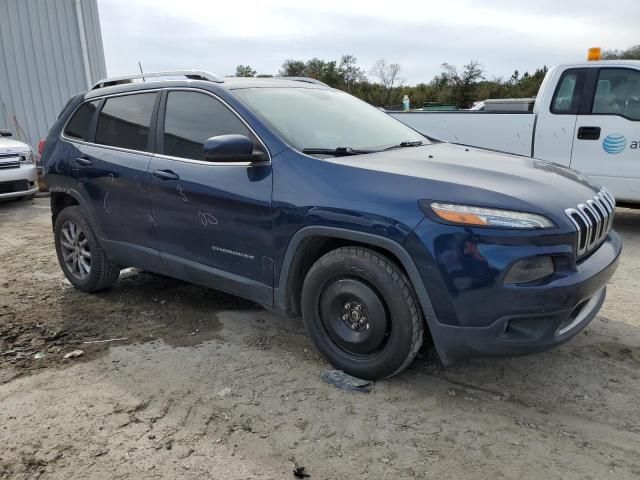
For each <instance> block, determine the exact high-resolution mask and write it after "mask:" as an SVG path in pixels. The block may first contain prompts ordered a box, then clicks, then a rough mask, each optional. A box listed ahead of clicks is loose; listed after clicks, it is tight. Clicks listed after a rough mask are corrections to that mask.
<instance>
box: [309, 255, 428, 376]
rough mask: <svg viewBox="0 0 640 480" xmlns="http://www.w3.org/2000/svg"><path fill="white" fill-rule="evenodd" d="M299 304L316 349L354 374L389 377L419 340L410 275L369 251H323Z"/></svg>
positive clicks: (408, 359)
mask: <svg viewBox="0 0 640 480" xmlns="http://www.w3.org/2000/svg"><path fill="white" fill-rule="evenodd" d="M301 303H302V316H303V319H304V323H305V327H306V329H307V332H308V333H309V336H310V337H311V340H312V341H313V343H314V344H315V345H316V347H317V348H318V350H319V351H320V352H321V353H322V354H323V355H324V356H325V357H326V358H327V360H329V362H331V364H333V365H334V366H335V367H336V368H338V369H340V370H344V371H345V372H347V373H349V374H351V375H354V376H356V377H359V378H365V379H371V380H374V379H379V378H387V377H391V376H393V375H395V374H397V373H399V372H401V371H402V370H404V369H405V368H406V367H407V366H408V365H409V364H410V363H411V361H412V360H413V359H414V357H415V356H416V354H417V353H418V350H419V349H420V346H421V345H422V340H423V336H424V322H423V318H422V312H421V310H420V307H419V304H418V302H417V300H416V297H415V293H414V292H413V288H412V287H411V284H410V282H409V280H408V279H407V277H406V276H405V275H404V273H403V271H402V270H401V269H400V268H399V267H398V266H397V265H395V264H394V262H392V261H391V260H389V259H388V258H387V257H385V256H383V255H380V254H379V253H377V252H375V251H373V250H369V249H366V248H359V247H344V248H339V249H337V250H333V251H331V252H329V253H327V254H325V255H324V256H322V257H321V258H320V259H319V260H318V261H317V262H316V263H314V264H313V266H312V267H311V269H310V270H309V272H308V274H307V276H306V278H305V280H304V283H303V286H302V300H301Z"/></svg>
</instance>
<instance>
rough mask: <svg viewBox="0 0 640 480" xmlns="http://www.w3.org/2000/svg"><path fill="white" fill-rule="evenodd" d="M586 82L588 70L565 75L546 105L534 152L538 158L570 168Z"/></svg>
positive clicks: (539, 120)
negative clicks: (577, 116)
mask: <svg viewBox="0 0 640 480" xmlns="http://www.w3.org/2000/svg"><path fill="white" fill-rule="evenodd" d="M584 82H585V71H584V69H569V70H566V71H564V72H562V74H561V76H560V78H559V79H558V86H557V88H556V91H555V92H554V94H553V97H552V99H551V102H550V104H548V105H547V104H545V105H544V106H543V108H542V109H541V111H540V112H539V113H538V118H537V120H536V127H535V140H534V152H533V156H534V157H535V158H539V159H541V160H547V161H550V162H554V163H558V164H560V165H564V166H567V167H568V166H569V164H570V162H571V150H572V148H573V136H574V131H575V128H576V114H577V113H578V111H579V108H580V103H581V101H582V95H583V89H584Z"/></svg>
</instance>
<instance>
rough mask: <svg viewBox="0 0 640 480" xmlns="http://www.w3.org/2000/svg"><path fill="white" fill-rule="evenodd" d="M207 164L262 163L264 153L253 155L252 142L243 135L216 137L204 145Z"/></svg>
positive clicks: (264, 157) (264, 158)
mask: <svg viewBox="0 0 640 480" xmlns="http://www.w3.org/2000/svg"><path fill="white" fill-rule="evenodd" d="M204 159H205V160H206V161H208V162H263V161H265V160H266V156H265V154H264V153H253V141H252V140H251V139H250V138H248V137H246V136H244V135H218V136H216V137H211V138H210V139H209V140H207V141H206V142H205V143H204Z"/></svg>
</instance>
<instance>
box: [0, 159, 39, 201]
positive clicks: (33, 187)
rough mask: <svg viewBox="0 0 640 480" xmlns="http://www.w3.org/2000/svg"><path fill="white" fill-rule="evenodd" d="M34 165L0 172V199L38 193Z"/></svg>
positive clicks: (36, 174) (36, 171) (36, 173)
mask: <svg viewBox="0 0 640 480" xmlns="http://www.w3.org/2000/svg"><path fill="white" fill-rule="evenodd" d="M37 180H38V170H37V168H36V166H35V165H20V167H18V168H8V169H2V170H0V199H5V198H16V197H24V196H27V195H32V194H34V193H36V192H37V191H38V185H37Z"/></svg>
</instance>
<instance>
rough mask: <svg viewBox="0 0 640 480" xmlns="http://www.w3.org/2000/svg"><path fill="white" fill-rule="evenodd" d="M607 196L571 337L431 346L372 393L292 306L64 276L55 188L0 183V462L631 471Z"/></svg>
mask: <svg viewBox="0 0 640 480" xmlns="http://www.w3.org/2000/svg"><path fill="white" fill-rule="evenodd" d="M616 215H617V216H616V222H615V227H614V228H616V229H617V230H618V232H619V233H621V235H622V237H623V239H624V251H623V257H622V260H621V262H620V266H619V269H618V271H617V273H616V274H615V276H614V277H613V279H612V281H611V283H610V285H609V287H608V297H607V301H606V303H605V305H604V307H603V309H602V311H601V312H600V314H599V316H598V317H597V318H596V319H595V320H594V321H593V322H592V323H591V325H590V326H589V327H588V328H587V329H586V330H585V331H583V332H582V333H580V334H579V335H578V336H577V337H576V338H574V339H573V340H572V341H570V342H569V343H567V344H565V345H563V346H561V347H560V348H558V349H556V350H553V351H550V352H547V353H543V354H538V355H535V356H529V357H521V358H511V359H481V360H473V361H469V362H466V363H464V364H461V365H458V366H456V367H454V368H449V369H446V370H442V369H440V368H438V367H437V365H436V364H435V362H434V361H433V359H432V357H431V355H430V352H429V350H428V349H427V348H425V349H424V350H423V351H422V352H421V353H420V355H419V357H418V358H417V359H416V361H415V362H414V363H413V364H412V365H411V366H410V367H409V369H408V370H407V371H406V372H404V373H402V374H401V375H399V376H397V377H395V378H393V379H390V380H386V381H380V382H377V383H376V384H375V386H374V388H373V391H372V392H371V393H369V394H364V393H349V392H345V391H342V390H337V389H336V388H334V387H332V386H330V385H328V384H326V383H324V382H323V381H322V380H321V379H320V373H321V372H322V370H323V369H325V368H329V366H328V365H327V364H326V362H325V361H324V360H323V359H322V358H321V357H319V356H318V354H317V353H316V352H315V350H314V348H313V347H312V345H311V344H310V343H309V341H308V340H307V338H306V335H305V332H304V328H303V326H302V323H301V322H300V320H298V319H290V318H286V317H282V316H278V315H275V314H273V313H269V312H267V311H265V310H264V309H262V308H260V307H258V306H257V305H254V304H252V303H250V302H247V301H244V300H242V299H238V298H235V297H232V296H229V295H226V294H223V293H220V292H216V291H213V290H208V289H206V288H202V287H198V286H194V285H189V284H186V283H183V282H179V281H176V280H172V279H168V278H165V277H161V276H157V275H153V274H150V273H145V272H141V271H139V270H134V269H128V270H126V271H124V272H123V273H122V275H121V278H120V280H119V281H118V283H117V284H116V285H115V287H114V288H111V289H109V290H107V291H104V292H100V293H97V294H85V293H82V292H79V291H76V290H74V289H73V288H72V287H71V285H70V284H69V283H68V282H67V281H66V280H65V279H64V277H63V274H62V272H61V270H60V268H59V266H58V263H57V259H56V255H55V250H54V247H53V236H52V233H51V221H50V212H49V206H48V199H47V198H37V199H35V200H34V201H28V202H27V201H12V202H4V203H0V444H1V445H3V448H2V449H1V450H0V478H38V477H40V476H42V478H54V479H57V478H60V479H62V478H65V479H69V478H92V479H99V478H128V477H131V478H188V479H191V478H194V479H195V478H219V479H283V478H284V479H286V478H295V477H294V476H293V473H292V472H293V470H294V468H297V467H305V471H306V472H307V473H308V474H309V475H310V476H311V477H310V478H311V479H336V480H337V479H345V480H346V479H365V478H368V479H386V478H390V479H391V478H393V479H412V478H438V479H447V478H450V479H481V478H482V479H484V478H486V479H495V478H505V479H512V478H518V479H545V480H548V479H576V480H577V479H580V480H582V479H626V478H640V381H639V380H640V316H638V310H639V307H640V300H639V299H638V286H639V284H640V211H634V210H626V209H619V210H618V212H617V214H616ZM478 308H481V306H479V307H478ZM87 342H88V343H87ZM78 349H79V350H82V351H83V352H84V353H83V354H82V355H81V356H79V357H76V358H71V359H64V356H65V354H67V353H69V352H71V351H73V350H78Z"/></svg>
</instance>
